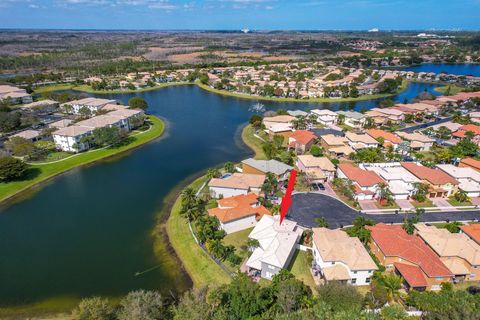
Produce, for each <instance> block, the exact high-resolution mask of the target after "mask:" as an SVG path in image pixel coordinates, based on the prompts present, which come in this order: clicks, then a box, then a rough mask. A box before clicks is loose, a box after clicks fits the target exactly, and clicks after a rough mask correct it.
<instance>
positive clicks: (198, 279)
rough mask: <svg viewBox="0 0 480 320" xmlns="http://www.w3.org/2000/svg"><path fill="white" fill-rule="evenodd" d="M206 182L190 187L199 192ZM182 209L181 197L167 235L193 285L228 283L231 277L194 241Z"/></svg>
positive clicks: (170, 218)
mask: <svg viewBox="0 0 480 320" xmlns="http://www.w3.org/2000/svg"><path fill="white" fill-rule="evenodd" d="M206 181H207V178H206V177H205V176H203V177H200V178H198V179H197V180H195V181H194V182H193V183H192V184H190V185H189V187H191V188H193V189H194V190H198V189H199V188H200V187H201V186H202V185H203V184H204V183H205V182H206ZM187 187H188V186H187ZM180 208H181V197H180V196H178V197H177V199H176V200H175V203H174V204H173V206H172V210H171V212H170V216H169V218H168V221H167V234H168V238H169V240H170V243H171V245H172V247H173V248H174V249H175V252H176V254H177V256H178V257H179V259H180V260H181V261H182V263H183V266H184V268H185V270H186V271H187V273H188V275H189V276H190V278H191V279H192V281H193V285H194V286H195V287H197V288H200V287H205V286H211V285H220V284H224V283H228V282H229V281H230V277H229V275H228V274H227V273H226V272H225V271H224V270H222V269H221V268H220V267H219V266H218V265H217V264H216V263H215V262H214V261H213V260H212V258H210V256H209V255H208V254H207V253H205V252H204V251H203V250H202V249H201V248H200V246H199V245H198V244H197V243H196V242H195V240H194V239H193V236H192V233H191V232H190V228H189V227H188V223H187V221H186V219H185V217H182V216H181V215H180Z"/></svg>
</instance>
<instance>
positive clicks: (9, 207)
mask: <svg viewBox="0 0 480 320" xmlns="http://www.w3.org/2000/svg"><path fill="white" fill-rule="evenodd" d="M433 88H434V86H433V85H429V84H420V83H413V84H411V85H410V86H409V87H408V89H407V90H406V91H405V92H403V93H402V94H400V95H398V96H397V97H395V100H396V101H399V102H403V101H404V100H411V99H412V98H414V97H415V96H417V95H418V94H419V93H421V92H423V91H425V90H427V91H429V92H433ZM133 95H134V94H123V95H109V97H111V98H115V99H117V100H118V101H120V102H123V103H127V101H128V99H129V98H130V97H132V96H133ZM136 95H138V96H141V97H143V98H145V99H146V100H147V102H148V104H149V109H148V112H149V113H152V114H154V115H158V116H160V117H162V118H164V119H167V121H168V128H167V130H166V134H165V135H164V137H162V138H160V139H158V140H156V141H154V142H151V143H149V144H147V145H145V146H142V147H141V148H139V149H137V150H134V151H132V152H129V153H127V154H124V155H122V156H121V157H118V158H114V159H110V160H107V161H102V162H99V163H97V164H95V165H92V166H88V167H84V168H79V169H76V170H73V171H71V172H69V173H67V174H64V175H61V176H59V177H57V178H55V179H54V180H52V181H51V182H49V183H48V184H46V185H43V186H42V187H41V188H38V190H36V191H35V192H34V193H30V194H27V197H26V198H25V199H22V201H17V203H9V204H6V205H3V207H0V306H2V305H3V306H7V305H23V304H29V303H37V302H42V301H50V300H55V299H59V300H62V299H66V300H68V299H72V300H75V299H77V298H79V297H84V296H90V295H105V296H111V297H115V296H119V295H123V294H125V293H127V292H128V291H131V290H134V289H137V288H144V289H157V290H160V291H163V292H168V291H170V290H172V291H182V290H185V289H187V288H188V287H189V284H190V282H189V280H188V278H187V277H186V276H185V275H184V274H183V273H182V272H181V268H180V267H179V265H178V263H177V262H176V260H175V259H174V257H172V254H170V253H169V252H168V251H167V250H166V246H165V247H162V248H154V247H153V240H152V236H151V233H152V230H153V228H154V226H155V222H156V218H157V213H158V212H159V210H160V208H161V207H162V204H163V201H164V198H165V197H166V195H167V194H169V192H170V191H171V190H172V189H174V188H175V186H177V185H178V184H179V183H180V182H182V181H184V180H185V179H186V178H187V177H190V176H192V175H195V174H197V173H198V172H200V171H202V170H206V169H207V168H209V167H212V166H215V165H220V164H222V163H224V162H226V161H239V160H241V159H243V158H245V157H248V156H249V155H251V151H250V150H248V149H247V148H246V147H245V146H244V145H243V144H242V143H241V140H240V133H241V128H242V127H243V126H244V125H245V124H246V123H247V121H248V119H249V117H250V116H251V115H252V113H251V112H250V111H249V107H250V106H251V105H252V104H254V103H255V101H252V100H242V99H236V98H231V97H224V96H220V95H216V94H212V93H209V92H206V91H203V90H201V89H199V88H198V87H197V86H193V85H192V86H178V87H168V88H164V89H160V90H155V91H148V92H143V93H138V94H136ZM264 104H265V106H266V107H267V110H275V109H278V108H286V109H304V110H305V109H309V108H330V109H333V110H338V109H343V110H347V109H355V110H360V109H361V108H367V109H369V108H372V107H374V106H376V105H377V104H378V101H362V102H357V103H330V104H327V103H322V104H319V103H275V102H264ZM149 269H150V270H151V271H149V272H146V273H143V274H142V275H140V276H135V273H137V272H141V271H144V270H149Z"/></svg>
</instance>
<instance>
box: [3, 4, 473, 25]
mask: <svg viewBox="0 0 480 320" xmlns="http://www.w3.org/2000/svg"><path fill="white" fill-rule="evenodd" d="M244 27H247V28H250V29H263V30H264V29H269V30H271V29H275V30H279V29H282V30H287V29H288V30H291V29H295V30H365V29H370V28H380V29H383V30H392V29H396V30H399V29H474V30H479V29H480V0H390V1H387V0H336V1H335V0H296V1H286V0H203V1H199V0H0V28H50V29H52V28H54V29H55V28H59V29H233V30H235V29H241V28H244Z"/></svg>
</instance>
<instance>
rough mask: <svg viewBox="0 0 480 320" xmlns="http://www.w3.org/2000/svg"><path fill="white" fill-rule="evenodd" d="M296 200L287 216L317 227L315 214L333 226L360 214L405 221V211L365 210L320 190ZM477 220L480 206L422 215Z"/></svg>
mask: <svg viewBox="0 0 480 320" xmlns="http://www.w3.org/2000/svg"><path fill="white" fill-rule="evenodd" d="M292 199H293V203H292V206H291V207H290V210H289V211H288V214H287V218H289V219H292V220H294V221H296V222H297V223H298V224H299V225H301V226H304V227H309V228H311V227H316V226H317V222H315V218H319V217H323V218H325V219H326V220H327V222H328V224H329V226H330V228H341V227H344V226H348V225H351V224H352V221H353V219H355V218H356V217H358V216H363V217H366V218H370V219H372V220H375V221H377V222H384V223H402V222H403V219H404V216H405V215H404V214H364V213H359V211H357V210H353V209H351V208H350V207H348V206H346V205H345V204H344V203H343V202H341V201H339V200H337V199H334V198H331V197H329V196H327V195H323V194H318V193H298V194H295V195H293V196H292ZM447 219H448V220H450V221H455V220H458V221H473V220H477V221H478V220H480V210H476V211H438V212H427V213H425V214H423V215H422V217H421V220H422V221H424V222H435V221H446V220H447Z"/></svg>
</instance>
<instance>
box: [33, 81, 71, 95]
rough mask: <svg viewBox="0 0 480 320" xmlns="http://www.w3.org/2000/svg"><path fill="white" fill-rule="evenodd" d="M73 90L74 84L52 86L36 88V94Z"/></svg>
mask: <svg viewBox="0 0 480 320" xmlns="http://www.w3.org/2000/svg"><path fill="white" fill-rule="evenodd" d="M72 88H73V84H71V83H58V84H50V85H47V86H40V87H36V88H35V93H44V92H50V91H59V90H70V89H72Z"/></svg>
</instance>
